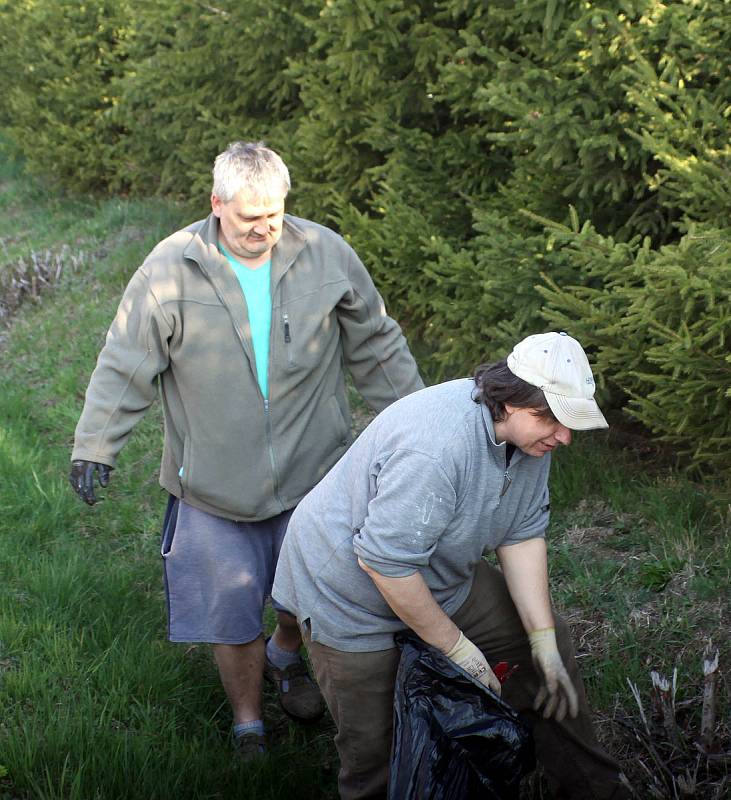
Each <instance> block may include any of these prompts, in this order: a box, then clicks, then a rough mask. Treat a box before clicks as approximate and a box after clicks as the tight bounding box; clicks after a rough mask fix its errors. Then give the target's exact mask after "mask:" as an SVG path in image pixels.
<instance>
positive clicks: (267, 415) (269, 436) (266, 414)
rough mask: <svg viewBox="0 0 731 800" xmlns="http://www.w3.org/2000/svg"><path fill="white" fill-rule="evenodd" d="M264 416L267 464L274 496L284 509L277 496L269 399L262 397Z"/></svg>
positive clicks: (280, 499)
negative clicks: (269, 469)
mask: <svg viewBox="0 0 731 800" xmlns="http://www.w3.org/2000/svg"><path fill="white" fill-rule="evenodd" d="M264 417H265V418H266V429H267V449H268V450H269V464H270V466H271V468H272V477H273V478H274V496H275V497H276V498H277V501H278V503H279V505H280V506H281V509H282V511H284V503H283V502H282V498H281V497H280V496H279V472H278V470H277V463H276V461H275V459H274V433H273V431H272V417H271V414H270V413H269V400H268V399H267V398H266V397H265V398H264Z"/></svg>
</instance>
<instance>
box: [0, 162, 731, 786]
mask: <svg viewBox="0 0 731 800" xmlns="http://www.w3.org/2000/svg"><path fill="white" fill-rule="evenodd" d="M0 182H2V184H3V195H2V201H0V210H2V211H3V214H1V215H0V217H1V218H2V220H1V221H0V241H2V246H1V247H0V269H2V268H3V267H8V266H12V264H13V263H16V262H17V261H18V260H20V259H24V258H28V256H29V254H30V252H31V250H34V251H36V252H38V251H39V249H43V248H49V249H52V250H54V251H59V250H60V249H61V248H62V247H63V246H67V247H68V248H69V251H81V250H83V251H84V253H86V254H88V256H87V257H86V258H85V260H84V262H83V264H82V266H81V267H80V268H78V269H76V270H69V271H67V272H65V273H64V274H63V275H62V277H61V283H60V285H59V286H57V287H55V288H53V289H48V290H46V291H45V292H44V293H43V294H42V295H41V298H40V301H39V302H35V301H30V300H27V301H26V302H24V303H23V304H22V305H21V306H20V308H19V309H18V310H17V313H16V314H15V316H14V317H13V319H12V325H11V327H10V328H9V329H7V330H3V331H0V376H1V377H0V476H1V477H2V480H0V520H2V522H1V523H0V709H2V714H1V715H0V800H31V799H32V800H92V799H93V798H103V799H104V800H117V799H119V800H121V799H122V798H135V799H137V798H146V799H147V798H159V799H160V800H164V799H165V798H173V797H175V798H196V800H200V799H201V798H228V797H234V796H236V797H257V798H261V799H262V800H264V798H272V799H274V798H285V797H297V798H305V799H306V798H328V797H335V795H336V791H335V774H336V771H337V760H336V758H335V753H334V748H333V745H332V741H331V737H332V732H333V731H332V727H331V725H330V723H328V722H327V721H323V722H322V723H320V724H318V725H316V726H312V727H307V728H300V727H297V726H294V725H291V724H290V723H289V722H288V721H287V720H286V718H284V717H283V716H282V714H281V713H280V711H279V709H278V706H277V703H276V698H274V697H273V696H272V694H270V693H268V694H267V696H266V698H265V700H266V710H265V714H266V717H267V720H268V723H269V726H270V730H271V736H272V739H273V742H274V746H273V748H272V754H271V756H270V757H269V758H268V759H266V760H265V761H264V762H263V763H262V764H261V765H259V766H256V767H249V768H241V767H236V766H235V765H234V763H233V762H232V759H231V757H230V754H229V751H228V735H229V726H230V719H229V714H228V709H227V705H226V701H225V697H224V695H223V691H222V689H221V687H220V685H219V683H218V680H217V677H216V673H215V670H214V667H213V665H212V662H211V658H210V653H209V652H208V650H207V648H206V647H204V646H196V647H189V648H186V647H185V646H180V645H172V644H170V643H168V642H167V641H166V638H165V635H166V630H165V614H164V598H163V590H162V581H161V574H160V563H159V561H160V559H159V549H158V548H159V526H160V521H161V516H162V512H163V507H164V502H165V498H164V496H163V492H162V490H161V489H160V488H159V487H158V485H157V480H156V469H157V465H158V460H159V453H160V443H161V420H160V414H159V410H157V409H155V410H153V411H151V413H150V414H149V415H148V417H147V418H146V419H145V421H144V422H143V423H142V424H141V425H140V426H139V428H138V430H137V431H136V432H135V434H134V436H133V437H132V439H131V441H130V443H129V444H128V446H127V448H126V449H125V451H124V452H123V454H122V457H121V459H120V463H119V466H118V469H117V470H115V472H114V473H113V474H112V481H111V485H110V487H109V489H107V490H106V491H105V492H104V493H103V494H104V497H105V499H104V501H103V502H101V503H99V504H98V505H97V506H95V507H93V508H88V507H86V506H84V505H83V504H81V503H80V502H79V501H78V499H77V498H76V497H75V496H74V495H73V493H72V492H71V490H70V489H69V487H68V485H67V478H66V475H67V470H68V457H69V452H70V447H71V442H72V438H73V431H74V426H75V424H76V420H77V418H78V415H79V412H80V410H81V405H82V403H83V394H84V390H85V387H86V383H87V381H88V377H89V374H90V372H91V370H92V368H93V365H94V361H95V358H96V355H97V353H98V351H99V348H100V347H101V344H102V343H103V341H104V335H105V332H106V328H107V326H108V324H109V322H110V320H111V318H112V315H113V314H114V311H115V308H116V305H117V303H118V301H119V296H120V293H121V291H122V289H123V287H124V285H125V284H126V282H127V280H128V278H129V277H130V275H131V274H132V272H133V270H134V269H135V267H136V266H137V265H138V264H139V263H140V261H141V260H142V258H143V257H144V255H145V254H146V252H147V251H148V250H149V249H150V248H151V246H152V245H153V244H154V243H155V242H156V241H158V240H159V239H160V238H162V237H163V236H164V235H166V234H167V233H168V232H171V231H173V230H175V229H176V228H177V227H179V226H180V224H182V223H185V222H188V221H189V220H188V219H183V214H182V212H181V209H180V208H177V207H174V206H170V205H165V204H164V203H162V202H161V201H159V200H155V201H130V200H120V199H111V200H108V201H96V200H95V201H91V200H90V201H88V202H87V201H83V200H80V199H78V198H77V199H63V198H60V199H59V198H56V197H51V196H47V195H46V194H44V192H43V190H42V188H39V185H38V184H37V183H36V184H30V183H28V182H27V180H26V179H25V178H23V177H22V175H20V174H19V173H18V172H17V171H13V169H12V168H10V167H8V166H7V165H5V166H4V167H3V168H2V169H0ZM356 416H357V419H358V424H363V423H364V421H365V414H364V412H363V409H362V408H358V409H357V414H356ZM728 503H729V498H728V496H726V495H724V494H723V487H722V486H720V485H718V486H713V485H710V484H709V485H703V486H701V485H698V484H694V483H691V482H689V481H687V480H685V479H684V478H683V477H682V476H680V475H678V474H676V473H674V472H672V471H670V470H669V469H668V468H666V467H662V466H658V465H656V464H654V463H648V461H647V459H646V458H645V459H644V460H643V459H641V458H640V457H639V456H636V455H634V454H633V452H632V451H627V450H622V449H621V448H619V447H618V446H617V445H616V444H615V443H614V442H613V440H612V439H611V436H609V435H604V434H585V435H582V436H579V437H577V440H576V442H575V443H574V445H573V446H572V447H571V448H569V449H567V450H564V451H563V452H561V453H560V454H559V455H558V458H557V459H556V463H555V468H554V473H553V477H552V508H553V516H552V524H551V530H550V536H549V543H550V550H551V578H552V586H553V592H554V597H555V601H556V604H557V606H558V607H559V609H560V610H561V611H562V613H564V614H565V615H566V616H567V617H568V619H569V621H570V622H571V624H572V627H573V631H574V635H575V639H576V642H577V651H578V653H579V658H580V663H581V666H582V671H583V674H584V677H585V679H586V682H587V685H588V688H589V692H590V698H591V700H592V704H593V706H594V708H595V709H596V712H597V721H598V723H599V729H600V735H601V736H602V738H603V740H604V741H605V742H606V744H607V746H608V747H609V748H610V749H611V750H612V751H613V752H614V753H615V754H616V755H617V756H618V757H620V758H621V759H622V761H623V764H624V765H625V768H626V769H627V771H628V773H629V774H630V775H631V776H632V777H633V778H634V779H636V780H638V781H640V780H642V775H643V773H642V771H641V770H639V768H638V767H637V760H638V758H642V757H643V752H642V750H641V748H639V747H638V745H637V743H636V742H635V741H634V740H633V737H632V736H631V735H629V734H628V733H627V731H626V730H625V728H624V727H623V725H622V724H621V723H623V722H624V723H631V724H636V722H637V709H636V705H635V703H634V700H633V698H632V696H631V693H630V691H629V688H628V685H627V679H628V678H629V679H631V680H632V681H633V682H635V683H636V684H637V685H638V687H639V688H640V691H641V692H642V693H643V694H644V695H645V696H647V697H649V694H650V683H649V672H650V670H651V669H658V670H660V671H662V672H663V673H664V674H666V675H669V674H671V673H672V670H673V668H674V667H678V669H679V683H680V689H679V697H680V698H681V699H682V701H683V702H684V703H686V705H685V706H684V707H683V709H684V710H683V715H684V716H683V720H684V724H685V725H687V729H688V731H690V732H692V731H693V730H695V728H696V727H697V722H698V714H699V708H700V705H699V700H700V688H701V683H702V678H701V674H700V667H701V663H700V655H701V653H702V650H703V646H704V644H705V641H706V639H707V638H709V637H713V640H714V642H715V643H716V644H717V645H718V646H719V647H720V649H721V665H722V669H723V668H724V667H725V665H727V664H728V663H729V657H730V656H731V648H730V647H729V634H728V631H729V629H730V627H731V626H730V625H729V617H728V612H729V597H728V585H729V576H730V575H731V544H730V543H729V536H728V531H729V519H730V517H729V510H728V509H729V506H728ZM720 689H721V691H722V692H723V691H724V686H723V684H722V685H721V687H720ZM728 708H729V706H728V694H727V692H726V694H725V695H724V696H723V698H722V701H721V704H720V706H719V719H725V720H727V719H728ZM724 724H725V723H724ZM719 736H721V737H725V738H724V739H723V742H724V746H725V747H726V748H728V746H729V741H728V729H727V728H726V727H724V725H720V726H719ZM714 780H715V781H716V783H715V784H714V786H715V785H717V784H718V781H719V780H720V778H718V775H717V776H716V777H715V778H714ZM536 796H537V795H536ZM640 796H642V794H641V795H640ZM708 796H713V795H708Z"/></svg>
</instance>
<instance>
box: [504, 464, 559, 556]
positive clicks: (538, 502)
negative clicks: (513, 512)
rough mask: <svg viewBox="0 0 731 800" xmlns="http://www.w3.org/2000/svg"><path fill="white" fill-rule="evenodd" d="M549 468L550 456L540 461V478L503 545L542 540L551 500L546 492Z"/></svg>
mask: <svg viewBox="0 0 731 800" xmlns="http://www.w3.org/2000/svg"><path fill="white" fill-rule="evenodd" d="M550 467H551V457H550V455H548V454H547V455H545V456H543V458H542V459H541V460H540V470H541V472H540V476H539V479H538V481H536V487H535V490H534V492H533V495H532V497H531V499H530V502H529V503H528V504H527V507H526V509H525V513H524V514H522V515H521V516H520V517H518V518H516V520H515V522H514V524H513V526H512V528H511V529H510V530H509V531H508V534H507V536H506V537H505V538H504V539H503V541H502V543H501V545H500V546H501V547H502V546H504V545H511V544H518V543H519V542H524V541H525V540H526V539H536V538H544V537H545V535H546V530H547V528H548V522H549V517H550V510H551V500H550V495H549V491H548V474H549V470H550Z"/></svg>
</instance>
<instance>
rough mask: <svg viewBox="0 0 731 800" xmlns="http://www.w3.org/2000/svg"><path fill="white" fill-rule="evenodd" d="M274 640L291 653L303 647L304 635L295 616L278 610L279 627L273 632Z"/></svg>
mask: <svg viewBox="0 0 731 800" xmlns="http://www.w3.org/2000/svg"><path fill="white" fill-rule="evenodd" d="M272 641H273V642H274V644H276V645H277V647H281V648H282V650H287V651H288V652H290V653H298V652H299V649H300V647H302V636H301V634H300V629H299V626H298V625H297V620H296V619H295V617H293V616H292V615H291V614H288V613H287V612H286V611H277V627H276V628H275V629H274V633H273V634H272Z"/></svg>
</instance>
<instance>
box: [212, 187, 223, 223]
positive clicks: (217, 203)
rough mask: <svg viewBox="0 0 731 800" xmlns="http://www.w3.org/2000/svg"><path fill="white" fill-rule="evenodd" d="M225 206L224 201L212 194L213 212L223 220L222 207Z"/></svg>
mask: <svg viewBox="0 0 731 800" xmlns="http://www.w3.org/2000/svg"><path fill="white" fill-rule="evenodd" d="M222 206H223V200H221V198H220V197H218V195H215V194H213V192H211V211H213V213H214V214H215V215H216V216H217V217H218V218H219V219H220V218H221V207H222Z"/></svg>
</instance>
